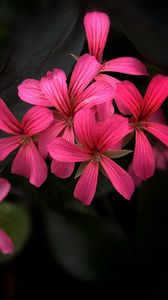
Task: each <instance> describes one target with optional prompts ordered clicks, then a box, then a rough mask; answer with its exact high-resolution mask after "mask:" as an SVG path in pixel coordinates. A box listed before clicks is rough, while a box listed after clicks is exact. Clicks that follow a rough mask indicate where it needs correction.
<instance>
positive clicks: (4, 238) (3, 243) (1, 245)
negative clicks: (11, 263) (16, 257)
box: [0, 228, 14, 254]
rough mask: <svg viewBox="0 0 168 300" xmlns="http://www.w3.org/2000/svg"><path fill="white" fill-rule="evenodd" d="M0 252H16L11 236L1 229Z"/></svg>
mask: <svg viewBox="0 0 168 300" xmlns="http://www.w3.org/2000/svg"><path fill="white" fill-rule="evenodd" d="M0 251H1V252H2V253H3V254H12V253H13V251H14V244H13V242H12V240H11V238H10V236H9V235H8V234H7V233H6V232H5V231H4V230H2V229H1V228H0Z"/></svg>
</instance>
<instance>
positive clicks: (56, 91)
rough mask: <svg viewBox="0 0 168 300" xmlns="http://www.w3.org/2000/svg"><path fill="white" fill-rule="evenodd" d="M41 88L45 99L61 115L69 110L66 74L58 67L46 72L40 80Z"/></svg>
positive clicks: (67, 113) (66, 113) (67, 114)
mask: <svg viewBox="0 0 168 300" xmlns="http://www.w3.org/2000/svg"><path fill="white" fill-rule="evenodd" d="M40 86H41V90H42V92H43V93H44V95H45V96H46V97H47V99H48V100H49V101H50V103H51V104H52V106H54V107H55V108H56V109H57V110H58V111H59V112H61V113H62V114H63V115H66V116H69V114H70V112H71V107H70V100H69V96H68V92H67V83H66V75H65V73H64V71H62V70H60V69H54V70H53V72H48V73H47V76H45V77H42V78H41V81H40Z"/></svg>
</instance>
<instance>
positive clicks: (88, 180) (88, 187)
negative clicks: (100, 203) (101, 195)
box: [74, 161, 99, 205]
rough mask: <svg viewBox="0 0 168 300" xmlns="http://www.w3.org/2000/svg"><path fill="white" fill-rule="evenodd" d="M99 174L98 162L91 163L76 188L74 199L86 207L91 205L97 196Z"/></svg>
mask: <svg viewBox="0 0 168 300" xmlns="http://www.w3.org/2000/svg"><path fill="white" fill-rule="evenodd" d="M98 172H99V164H98V162H95V161H90V162H89V164H88V165H87V167H86V168H85V169H84V172H83V174H82V175H81V177H80V178H79V180H78V182H77V185H76V187H75V190H74V197H75V198H77V199H79V200H80V201H81V202H82V203H83V204H85V205H89V204H90V203H91V202H92V200H93V197H94V195H95V192H96V187H97V180H98Z"/></svg>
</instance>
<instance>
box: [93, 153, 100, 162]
mask: <svg viewBox="0 0 168 300" xmlns="http://www.w3.org/2000/svg"><path fill="white" fill-rule="evenodd" d="M93 160H94V161H96V162H99V161H100V152H98V151H96V152H95V153H94V155H93Z"/></svg>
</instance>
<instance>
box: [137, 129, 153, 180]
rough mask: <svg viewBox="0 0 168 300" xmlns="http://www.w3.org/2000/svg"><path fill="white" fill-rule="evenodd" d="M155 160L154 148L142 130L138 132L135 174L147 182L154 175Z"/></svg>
mask: <svg viewBox="0 0 168 300" xmlns="http://www.w3.org/2000/svg"><path fill="white" fill-rule="evenodd" d="M154 170H155V159H154V154H153V150H152V147H151V145H150V143H149V141H148V139H147V137H146V136H145V134H144V133H143V131H141V130H136V141H135V151H134V158H133V171H134V173H135V174H136V175H137V176H138V177H140V178H142V179H143V180H146V179H147V178H149V177H151V176H152V175H153V174H154Z"/></svg>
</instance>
